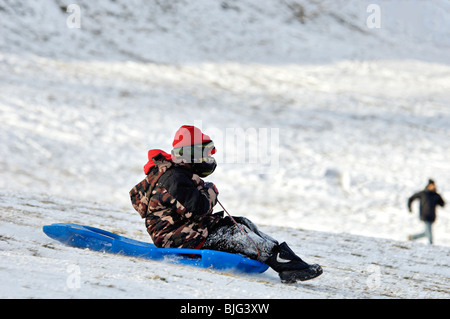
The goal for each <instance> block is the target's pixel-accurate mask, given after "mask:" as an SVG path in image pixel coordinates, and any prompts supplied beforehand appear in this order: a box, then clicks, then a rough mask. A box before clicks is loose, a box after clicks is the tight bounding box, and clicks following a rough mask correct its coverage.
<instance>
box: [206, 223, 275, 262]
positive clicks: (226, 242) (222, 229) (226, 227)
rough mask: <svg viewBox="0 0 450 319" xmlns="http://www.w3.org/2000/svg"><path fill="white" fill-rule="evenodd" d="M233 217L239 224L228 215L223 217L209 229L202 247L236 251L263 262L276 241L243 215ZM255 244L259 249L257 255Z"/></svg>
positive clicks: (228, 251) (229, 251) (230, 251)
mask: <svg viewBox="0 0 450 319" xmlns="http://www.w3.org/2000/svg"><path fill="white" fill-rule="evenodd" d="M233 218H234V220H235V221H236V222H237V223H238V224H239V226H238V225H236V224H235V223H234V221H233V220H232V219H231V218H230V217H229V216H227V217H225V218H223V219H222V220H220V222H219V223H218V224H217V225H215V227H214V228H213V229H211V230H210V233H209V235H208V237H207V238H206V241H205V243H204V244H203V246H202V249H210V250H219V251H224V252H227V253H233V254H236V253H238V254H242V255H245V256H247V257H249V258H251V259H256V260H259V261H261V262H265V261H266V260H267V259H268V258H269V257H270V256H272V254H273V250H274V248H275V247H277V246H278V241H276V240H275V239H273V238H272V237H270V236H269V235H266V234H264V233H263V232H261V231H260V230H259V229H258V227H256V225H255V224H253V223H252V222H251V221H250V220H249V219H247V218H245V217H233ZM242 229H243V230H245V232H246V233H244V232H243V231H242ZM248 236H249V237H250V238H251V239H252V240H253V242H254V244H253V243H252V242H251V241H250V239H249V238H248ZM255 246H256V247H257V249H258V251H259V256H258V251H257V250H256V248H255Z"/></svg>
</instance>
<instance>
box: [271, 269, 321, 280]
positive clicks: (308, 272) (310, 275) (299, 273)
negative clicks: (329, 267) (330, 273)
mask: <svg viewBox="0 0 450 319" xmlns="http://www.w3.org/2000/svg"><path fill="white" fill-rule="evenodd" d="M313 266H314V267H310V268H307V269H304V270H287V271H282V272H280V274H279V276H280V279H281V282H282V283H284V284H293V283H296V282H297V281H306V280H311V279H314V278H316V277H319V276H320V275H321V274H322V273H323V269H322V267H320V266H319V265H313Z"/></svg>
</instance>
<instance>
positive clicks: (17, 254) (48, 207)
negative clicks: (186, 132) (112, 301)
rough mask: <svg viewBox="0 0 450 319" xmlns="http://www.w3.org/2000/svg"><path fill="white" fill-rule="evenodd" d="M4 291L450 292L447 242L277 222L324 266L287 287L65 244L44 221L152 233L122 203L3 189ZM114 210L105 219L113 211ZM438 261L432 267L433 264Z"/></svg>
mask: <svg viewBox="0 0 450 319" xmlns="http://www.w3.org/2000/svg"><path fill="white" fill-rule="evenodd" d="M0 209H1V210H2V221H1V224H0V227H1V237H0V256H1V258H0V269H1V272H0V279H1V282H2V285H1V286H0V287H1V288H0V297H1V298H5V297H6V298H189V299H196V298H218V299H247V298H253V299H259V298H265V299H278V298H286V299H290V298H448V296H449V294H450V288H449V286H448V282H449V280H450V275H449V273H448V257H449V256H448V248H446V247H442V246H441V247H440V246H433V247H428V246H426V245H423V244H419V243H409V242H397V241H392V240H385V239H375V238H369V237H363V236H355V235H348V234H340V235H333V234H331V233H328V232H317V231H309V230H296V229H292V228H280V227H273V226H266V227H263V230H264V231H265V232H267V233H270V234H272V235H274V236H276V237H277V238H282V239H284V240H287V241H288V242H289V243H291V246H292V247H293V248H294V249H295V250H296V251H298V252H301V255H302V256H303V257H304V258H305V260H307V261H310V262H318V263H321V264H322V265H323V268H324V274H323V275H322V276H321V277H320V279H319V278H318V279H316V280H313V281H309V282H305V283H301V284H294V285H285V284H281V283H280V282H279V279H278V276H277V274H276V273H275V272H274V271H272V270H270V269H269V270H268V271H266V272H265V273H263V274H257V275H256V274H255V275H238V274H230V273H220V272H216V271H212V270H205V269H199V268H192V267H187V266H184V267H183V266H177V265H171V264H164V263H161V262H156V261H149V260H140V259H136V258H129V257H123V256H115V255H109V254H102V253H98V252H92V251H89V250H82V249H77V248H72V247H68V246H64V245H62V244H60V243H59V242H56V241H54V240H52V239H50V238H48V237H47V236H46V235H45V234H44V233H43V232H42V229H41V225H43V224H49V223H52V222H55V221H60V220H65V221H72V222H76V223H87V224H89V225H93V226H96V227H102V228H103V229H108V230H112V231H114V232H116V233H118V234H126V235H129V236H133V237H134V238H137V239H140V240H148V236H147V235H146V234H145V231H144V230H143V227H141V226H142V225H141V223H137V222H136V219H135V218H133V216H131V215H130V214H128V212H124V211H123V210H121V209H118V208H117V207H115V206H105V205H99V204H95V203H92V202H79V201H78V202H74V201H71V200H62V199H60V198H56V199H55V198H54V197H52V196H32V197H31V198H30V197H26V198H24V197H22V196H15V195H13V194H11V193H9V194H8V193H6V194H2V195H1V196H0ZM105 217H106V218H105ZM431 264H432V265H433V267H430V265H431Z"/></svg>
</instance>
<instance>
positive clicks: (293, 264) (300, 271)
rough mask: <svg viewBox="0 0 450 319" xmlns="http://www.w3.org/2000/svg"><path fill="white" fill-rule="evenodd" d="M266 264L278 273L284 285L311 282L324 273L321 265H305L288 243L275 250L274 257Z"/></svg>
mask: <svg viewBox="0 0 450 319" xmlns="http://www.w3.org/2000/svg"><path fill="white" fill-rule="evenodd" d="M266 264H267V265H269V266H270V267H271V268H272V269H273V270H275V271H276V272H278V275H279V276H280V279H281V282H283V283H294V282H296V281H297V280H300V281H305V280H310V279H313V278H316V277H317V276H320V275H321V274H322V272H323V270H322V267H320V266H319V265H317V264H314V265H309V264H307V263H305V262H304V261H303V260H302V259H301V258H300V257H298V256H297V255H296V254H295V253H294V252H293V251H292V250H291V249H290V248H289V246H288V245H287V244H286V243H282V244H280V245H278V246H277V247H276V248H275V250H274V253H273V255H272V256H270V257H269V259H268V260H267V261H266Z"/></svg>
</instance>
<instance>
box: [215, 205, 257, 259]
mask: <svg viewBox="0 0 450 319" xmlns="http://www.w3.org/2000/svg"><path fill="white" fill-rule="evenodd" d="M217 203H218V204H219V205H220V207H222V209H223V211H224V212H225V213H227V215H228V216H230V218H231V220H232V221H233V223H234V224H235V225H236V226H237V227H238V228H239V229H240V230H241V231H242V232H243V233H244V235H245V236H247V238H248V240H250V242H251V243H252V245H253V247H255V249H256V253H257V256H256V259H258V260H259V257H260V253H259V249H258V247H256V244H255V242H254V241H253V239H252V238H251V237H250V236H249V234H248V233H247V231H246V230H245V229H244V228H242V227H241V226H240V225H239V224H238V223H237V222H236V221H235V220H234V218H233V216H231V215H230V213H229V212H228V211H227V210H226V209H225V207H223V205H222V203H221V202H220V201H219V200H217Z"/></svg>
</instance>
